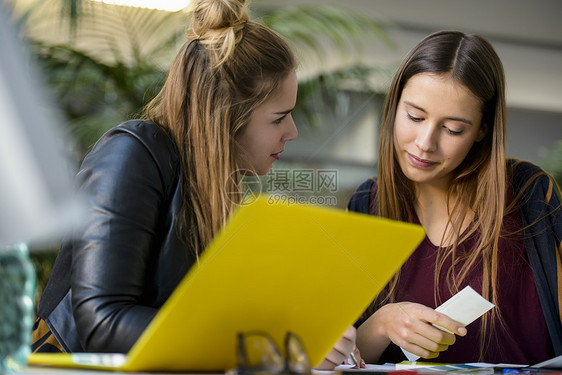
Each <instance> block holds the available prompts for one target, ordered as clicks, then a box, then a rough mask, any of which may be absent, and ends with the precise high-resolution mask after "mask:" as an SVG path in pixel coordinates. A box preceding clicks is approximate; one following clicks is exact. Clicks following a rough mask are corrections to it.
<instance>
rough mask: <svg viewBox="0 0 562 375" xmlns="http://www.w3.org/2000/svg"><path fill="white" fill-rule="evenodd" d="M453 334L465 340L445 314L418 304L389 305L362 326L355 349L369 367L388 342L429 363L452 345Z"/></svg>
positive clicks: (376, 359) (463, 331) (459, 330)
mask: <svg viewBox="0 0 562 375" xmlns="http://www.w3.org/2000/svg"><path fill="white" fill-rule="evenodd" d="M432 324H435V325H436V326H439V327H441V328H444V329H446V330H448V331H450V332H454V334H453V333H450V332H445V331H443V330H441V329H439V328H436V327H434V326H433V325H432ZM455 334H456V335H459V336H464V335H466V329H465V328H464V327H463V326H462V325H461V324H460V323H458V322H456V321H454V320H452V319H451V318H449V317H447V316H446V315H444V314H441V313H439V312H437V311H435V310H433V309H431V308H429V307H427V306H424V305H421V304H418V303H411V302H400V303H390V304H387V305H384V306H383V307H381V308H380V309H379V310H377V311H376V312H375V313H374V314H373V315H371V317H370V318H369V319H367V321H365V322H364V323H363V324H362V325H361V327H360V328H359V332H358V338H357V343H358V344H357V345H358V346H359V348H360V349H361V352H362V354H363V356H364V357H365V358H367V360H368V361H369V362H372V363H376V362H378V360H379V358H380V355H381V354H382V352H383V351H384V350H385V349H386V347H387V346H388V344H390V342H391V341H392V342H393V343H395V344H396V345H398V346H400V347H402V348H403V349H405V350H407V351H409V352H410V353H412V354H416V355H418V356H420V357H422V358H426V359H432V358H436V357H437V356H438V355H439V353H440V352H442V351H445V350H447V348H448V347H449V346H450V345H452V344H454V343H455V340H456V337H455Z"/></svg>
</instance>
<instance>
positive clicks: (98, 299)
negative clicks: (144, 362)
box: [33, 0, 355, 368]
mask: <svg viewBox="0 0 562 375" xmlns="http://www.w3.org/2000/svg"><path fill="white" fill-rule="evenodd" d="M295 68H296V63H295V58H294V56H293V54H292V52H291V51H290V49H289V47H288V46H287V44H286V43H285V42H284V41H283V40H282V39H281V38H280V37H279V36H278V35H277V34H275V33H274V32H273V31H271V30H270V29H268V28H266V27H264V26H262V25H260V24H257V23H255V22H252V21H250V20H249V18H248V9H247V7H246V4H245V1H244V0H199V1H196V2H195V4H194V9H193V12H192V16H191V23H190V28H189V30H188V33H187V42H186V43H185V44H184V45H183V47H182V48H181V50H180V51H179V53H178V55H177V56H176V58H175V60H174V61H173V63H172V66H171V68H170V70H169V73H168V77H167V79H166V82H165V84H164V86H163V88H162V90H161V92H160V93H159V94H158V96H157V97H156V98H155V99H154V100H153V101H152V102H151V103H150V104H149V105H148V106H147V108H146V109H145V112H144V113H145V116H144V119H142V120H136V121H129V122H126V123H124V124H121V125H119V126H117V127H115V128H113V129H111V130H110V131H109V132H107V133H106V134H105V135H104V136H103V137H102V138H101V139H100V140H99V141H98V142H97V144H96V145H95V147H94V148H93V150H92V151H91V152H90V153H89V154H88V155H87V156H86V158H85V159H84V161H83V164H82V166H81V169H80V171H79V173H78V184H79V187H80V190H81V191H82V192H83V193H84V194H85V196H86V197H87V199H88V203H89V207H90V209H89V213H88V215H87V220H86V222H85V223H84V225H83V226H82V229H81V230H80V231H78V233H75V234H74V235H73V236H72V238H68V239H66V240H65V241H64V242H63V246H62V248H61V251H60V254H59V256H58V258H57V261H56V264H55V266H54V269H53V271H52V274H51V277H50V280H49V283H48V285H47V287H46V290H45V291H44V293H43V295H42V298H41V302H40V304H39V308H38V313H37V316H38V318H37V322H36V328H35V331H34V338H33V341H34V350H35V351H43V352H44V351H65V352H80V351H90V352H127V351H128V350H129V349H130V348H131V346H132V345H133V344H134V343H135V341H136V340H137V339H138V337H139V336H140V335H141V333H142V332H143V330H144V329H145V328H146V326H147V325H148V323H149V322H150V321H151V319H152V318H153V317H154V315H155V314H156V312H157V311H158V308H159V307H161V306H162V304H163V303H164V302H165V301H166V300H167V298H168V297H169V296H170V294H171V293H172V291H173V290H174V288H175V287H176V286H177V285H178V283H179V282H180V280H181V279H182V278H183V276H184V275H185V274H186V273H187V271H188V270H189V269H190V267H191V266H192V265H193V264H194V262H195V261H196V259H197V257H198V256H199V255H200V254H201V252H202V251H203V249H204V248H205V246H206V245H207V244H208V243H209V241H210V240H211V239H212V237H213V236H214V234H215V233H217V231H218V230H219V229H220V228H221V226H222V225H223V224H224V222H225V220H226V219H227V218H228V216H229V214H230V213H231V212H232V210H233V208H234V207H235V206H236V203H237V199H236V194H233V192H237V191H239V188H240V187H239V185H240V184H239V182H240V177H241V176H240V173H241V172H240V171H248V170H249V171H252V172H254V173H256V174H260V175H261V174H265V173H267V172H268V171H269V170H270V169H271V167H272V164H273V163H274V162H275V161H276V160H278V159H279V157H280V154H281V153H282V152H283V150H284V148H285V144H286V143H287V142H289V141H291V140H293V139H295V138H296V137H297V129H296V127H295V124H294V122H293V119H292V117H291V111H292V110H293V108H294V107H295V101H296V97H297V78H296V74H295ZM186 319H189V312H186ZM354 340H355V331H354V329H352V330H349V331H348V332H347V334H346V336H345V337H344V338H342V340H341V341H340V342H339V343H338V345H337V346H336V348H334V350H333V351H332V352H330V354H329V355H328V357H327V359H326V361H325V362H323V363H322V364H321V366H320V367H321V368H333V366H334V365H333V364H332V363H335V364H338V363H341V362H342V361H343V360H344V359H345V358H346V357H347V355H348V354H349V353H350V351H351V349H352V347H353V344H354Z"/></svg>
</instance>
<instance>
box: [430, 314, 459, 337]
mask: <svg viewBox="0 0 562 375" xmlns="http://www.w3.org/2000/svg"><path fill="white" fill-rule="evenodd" d="M427 322H428V323H431V324H433V325H435V326H437V328H439V329H441V330H445V331H447V332H449V333H450V334H456V335H459V336H464V335H466V328H464V327H463V325H462V324H461V323H459V322H457V321H456V320H453V319H451V318H449V317H448V316H447V315H445V314H442V313H440V312H437V311H433V312H432V313H430V315H429V317H428V319H427Z"/></svg>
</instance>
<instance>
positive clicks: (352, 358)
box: [349, 351, 361, 368]
mask: <svg viewBox="0 0 562 375" xmlns="http://www.w3.org/2000/svg"><path fill="white" fill-rule="evenodd" d="M349 356H350V357H351V360H352V361H353V364H354V365H355V367H357V368H361V366H359V361H358V360H357V357H355V353H353V351H351V353H349Z"/></svg>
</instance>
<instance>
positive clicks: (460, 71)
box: [376, 31, 507, 354]
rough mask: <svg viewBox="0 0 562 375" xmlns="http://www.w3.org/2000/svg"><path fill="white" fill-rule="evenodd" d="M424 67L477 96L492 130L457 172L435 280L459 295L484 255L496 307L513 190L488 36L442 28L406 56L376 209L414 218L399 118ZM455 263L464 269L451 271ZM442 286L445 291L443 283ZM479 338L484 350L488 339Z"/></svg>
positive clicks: (393, 93)
mask: <svg viewBox="0 0 562 375" xmlns="http://www.w3.org/2000/svg"><path fill="white" fill-rule="evenodd" d="M425 72H431V73H436V74H447V75H448V76H450V77H451V78H452V79H453V80H455V81H456V82H458V83H460V84H462V85H464V86H465V87H467V88H468V89H469V90H470V91H471V92H472V93H473V94H474V95H475V96H476V97H478V98H479V99H480V101H481V102H482V104H483V117H482V126H484V127H485V129H486V135H485V136H484V139H482V140H481V141H480V142H476V143H475V144H474V145H473V147H472V149H471V150H470V151H469V153H468V155H467V156H466V158H465V160H464V161H463V162H462V163H461V164H460V165H459V167H458V168H456V170H455V171H454V172H453V173H454V175H453V179H452V183H451V185H450V188H449V191H448V199H447V205H449V203H450V197H451V196H455V197H456V198H457V200H456V202H455V203H454V205H453V206H452V207H450V212H451V216H450V218H449V223H448V225H447V230H446V231H445V233H447V234H446V235H445V236H444V237H443V238H442V244H444V243H452V244H453V245H452V246H448V247H441V249H442V250H443V251H442V252H440V254H439V255H438V258H437V264H436V271H435V276H434V283H435V285H436V286H437V285H438V283H439V280H440V278H442V277H443V276H444V277H443V278H444V279H445V280H447V283H448V288H449V290H450V292H451V293H452V294H454V293H456V292H458V291H459V287H460V285H461V284H462V283H463V281H464V280H465V278H466V277H467V275H468V274H469V271H470V270H472V269H473V268H474V267H475V266H477V265H478V262H479V261H480V260H482V265H483V279H482V294H483V296H484V297H485V298H487V299H489V300H490V301H492V303H494V304H495V305H496V306H498V292H497V288H498V286H497V282H496V280H497V270H498V262H499V259H498V250H499V249H498V241H499V238H500V234H501V227H502V221H503V217H504V214H505V212H504V211H505V199H506V189H507V171H506V159H505V132H506V119H505V112H506V109H505V77H504V71H503V66H502V63H501V60H500V58H499V57H498V55H497V54H496V52H495V51H494V48H493V47H492V46H491V44H490V43H489V42H488V41H487V40H486V39H484V38H483V37H481V36H479V35H468V34H464V33H461V32H458V31H440V32H436V33H433V34H431V35H429V36H427V37H426V38H425V39H423V40H422V41H421V42H420V43H418V44H417V45H416V46H415V47H414V48H413V49H412V50H411V51H410V52H409V53H408V55H407V56H406V57H405V58H404V60H403V61H402V63H401V65H400V67H399V68H398V71H397V73H396V74H395V76H394V79H393V81H392V83H391V86H390V90H389V93H388V96H387V98H386V103H385V108H384V113H383V120H382V129H381V137H380V158H379V162H378V170H379V172H378V173H379V175H378V194H377V201H376V209H377V211H378V212H377V214H378V215H380V216H384V217H387V218H391V219H395V220H405V221H412V220H413V211H412V210H413V204H414V201H415V199H416V198H415V197H416V192H415V188H414V185H413V184H412V183H411V181H409V180H408V179H407V178H406V176H404V174H403V173H402V171H401V169H400V167H399V165H398V161H397V159H396V155H395V149H394V121H395V117H396V110H397V106H398V102H399V100H400V96H401V94H402V90H403V89H404V87H405V85H406V83H407V82H408V80H409V79H410V78H411V77H413V76H414V75H416V74H419V73H425ZM470 210H471V211H473V212H475V214H476V215H475V222H474V223H473V225H472V226H470V228H469V230H468V231H467V232H466V233H465V234H462V233H461V228H462V224H463V221H464V220H465V218H466V217H467V214H468V213H469V211H470ZM475 232H477V233H478V234H479V240H478V242H477V244H476V247H475V249H474V251H472V252H470V253H469V254H468V255H467V256H465V257H462V258H461V257H459V256H457V253H456V252H455V250H456V249H457V246H458V244H459V243H460V242H462V241H463V240H464V239H465V238H468V237H469V236H471V235H472V234H473V233H475ZM461 235H462V238H461ZM446 259H451V260H452V265H451V267H450V268H449V269H443V267H444V263H445V261H446ZM455 268H456V269H460V271H459V272H458V273H453V270H454V269H455ZM398 279H399V274H397V275H396V276H395V277H394V278H393V280H392V281H391V283H390V284H389V294H388V296H387V298H388V299H387V300H390V301H392V300H393V297H394V293H395V289H396V285H397V283H398ZM436 290H437V291H439V288H436ZM435 298H436V304H437V303H440V302H442V301H440V296H439V292H437V295H436V297H435ZM500 312H501V309H500V308H499V307H498V308H496V309H494V310H493V315H492V317H491V318H490V319H488V317H487V316H485V317H484V320H483V323H482V335H481V340H483V339H484V338H485V337H486V334H485V333H486V330H487V329H488V327H489V326H490V324H495V323H497V322H500V323H501V322H502V320H501V313H500ZM481 343H482V345H481V351H482V348H483V347H484V345H483V344H484V342H483V341H481ZM481 354H482V352H481Z"/></svg>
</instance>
